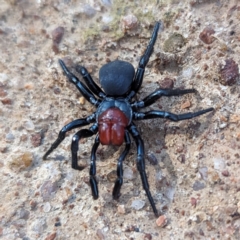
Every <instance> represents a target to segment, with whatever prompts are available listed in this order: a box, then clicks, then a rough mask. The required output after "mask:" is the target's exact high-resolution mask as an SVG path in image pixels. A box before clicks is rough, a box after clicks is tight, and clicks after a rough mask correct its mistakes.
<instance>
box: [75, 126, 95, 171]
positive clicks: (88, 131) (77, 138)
mask: <svg viewBox="0 0 240 240" xmlns="http://www.w3.org/2000/svg"><path fill="white" fill-rule="evenodd" d="M97 131H98V126H97V124H94V125H92V126H91V127H90V128H89V129H81V130H80V131H78V132H77V133H76V134H74V135H73V138H72V146H71V152H72V168H73V169H76V170H83V169H84V167H83V166H79V165H78V156H77V152H78V142H79V141H80V139H81V138H87V137H91V136H92V135H94V134H96V133H97Z"/></svg>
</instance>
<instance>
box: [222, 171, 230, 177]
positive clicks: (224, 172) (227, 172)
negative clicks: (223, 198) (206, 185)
mask: <svg viewBox="0 0 240 240" xmlns="http://www.w3.org/2000/svg"><path fill="white" fill-rule="evenodd" d="M222 175H223V176H224V177H229V175H230V174H229V171H228V170H223V171H222Z"/></svg>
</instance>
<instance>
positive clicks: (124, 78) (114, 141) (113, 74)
mask: <svg viewBox="0 0 240 240" xmlns="http://www.w3.org/2000/svg"><path fill="white" fill-rule="evenodd" d="M159 26H160V22H157V23H156V24H155V27H154V30H153V33H152V36H151V39H150V41H149V44H148V46H147V49H146V51H145V53H144V54H143V56H141V58H140V61H139V64H138V68H137V71H136V73H135V70H134V68H133V66H132V64H131V63H129V62H125V61H119V60H115V61H113V62H110V63H107V64H105V65H104V66H103V67H101V69H100V72H99V79H100V83H101V87H102V89H103V90H102V89H101V88H100V87H99V86H98V85H97V84H96V83H95V82H94V81H93V79H92V77H91V76H90V74H89V73H88V71H87V70H86V68H84V67H82V66H77V67H76V70H77V72H79V73H80V74H81V75H82V78H83V79H84V81H85V83H86V85H85V84H84V83H83V82H81V81H80V80H79V79H78V78H77V77H76V76H75V75H74V74H72V73H71V72H70V71H69V70H68V68H67V67H66V65H65V64H64V62H63V61H62V60H59V63H60V65H61V67H62V69H63V71H64V73H65V75H66V76H67V77H68V79H69V81H70V82H71V83H73V84H74V85H75V86H76V88H77V89H78V90H79V91H80V92H81V94H82V95H83V96H84V97H85V98H86V99H87V100H88V101H89V102H90V103H91V104H92V105H94V106H95V107H96V108H97V110H96V112H94V113H93V114H92V115H90V116H88V117H86V118H81V119H76V120H74V121H72V122H70V123H68V124H67V125H66V126H64V127H63V128H62V130H61V131H60V132H59V135H58V138H57V140H56V141H55V142H54V143H53V144H52V146H51V147H50V149H49V150H48V151H47V152H46V153H45V155H44V156H43V159H46V158H47V156H48V155H49V154H50V153H51V152H52V151H53V150H54V149H55V148H57V147H58V145H59V144H60V143H61V142H62V141H63V139H64V138H65V135H66V133H67V132H68V131H70V130H72V129H74V128H79V127H83V126H86V125H88V124H90V123H92V125H91V126H90V127H89V128H87V129H86V128H85V129H81V130H79V131H78V132H77V133H76V134H74V136H73V139H72V145H71V152H72V168H74V169H77V170H82V169H83V168H84V167H82V166H79V165H78V156H77V152H78V142H79V140H80V139H81V138H87V137H91V136H93V135H94V134H97V135H96V138H95V142H94V144H93V147H92V152H91V163H90V185H91V189H92V195H93V198H94V199H97V198H98V185H97V181H96V151H97V148H98V146H99V144H100V143H101V144H103V145H116V146H120V145H122V144H123V142H125V149H124V151H123V152H122V154H121V155H120V157H119V159H118V162H117V180H116V182H115V185H114V188H113V193H112V195H113V198H114V199H118V198H119V196H120V189H121V186H122V183H123V161H124V159H125V157H126V155H127V154H128V152H129V150H130V144H131V140H130V135H131V136H132V138H133V139H134V141H135V143H136V146H137V158H136V165H137V169H138V171H139V174H140V176H141V180H142V185H143V188H144V190H145V191H146V194H147V197H148V199H149V202H150V204H151V206H152V209H153V212H154V214H155V215H156V217H157V216H158V211H157V208H156V205H155V203H154V201H153V198H152V195H151V192H150V189H149V184H148V179H147V175H146V172H145V161H144V154H145V153H144V143H143V140H142V138H141V136H140V134H139V131H138V129H137V127H136V125H135V124H134V122H133V121H137V120H144V119H152V118H167V119H169V120H171V121H181V120H185V119H191V118H194V117H197V116H199V115H202V114H205V113H207V112H210V111H213V108H208V109H204V110H201V111H198V112H193V113H192V112H189V113H184V114H174V113H170V112H165V111H159V110H153V111H147V112H140V111H139V109H141V108H144V107H147V106H150V105H151V104H153V103H154V102H156V101H157V100H158V99H159V98H160V97H162V96H166V97H169V96H179V95H184V94H187V93H195V92H196V90H195V89H184V90H180V89H158V90H156V91H155V92H153V93H151V94H150V95H148V96H147V97H145V98H144V99H143V100H141V101H133V98H134V96H135V95H136V94H137V92H138V91H139V89H140V87H141V85H142V81H143V75H144V71H145V67H146V65H147V63H148V61H149V58H150V56H151V54H152V52H153V47H154V44H155V42H156V39H157V35H158V29H159Z"/></svg>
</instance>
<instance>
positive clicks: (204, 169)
mask: <svg viewBox="0 0 240 240" xmlns="http://www.w3.org/2000/svg"><path fill="white" fill-rule="evenodd" d="M198 171H199V173H200V175H201V177H202V179H203V180H205V181H206V180H207V177H208V168H207V167H201V168H199V169H198Z"/></svg>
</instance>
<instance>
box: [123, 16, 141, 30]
mask: <svg viewBox="0 0 240 240" xmlns="http://www.w3.org/2000/svg"><path fill="white" fill-rule="evenodd" d="M137 25H138V19H137V17H136V16H134V15H132V14H130V15H127V16H124V17H123V18H122V27H123V29H124V30H132V29H135V28H136V27H137Z"/></svg>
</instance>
